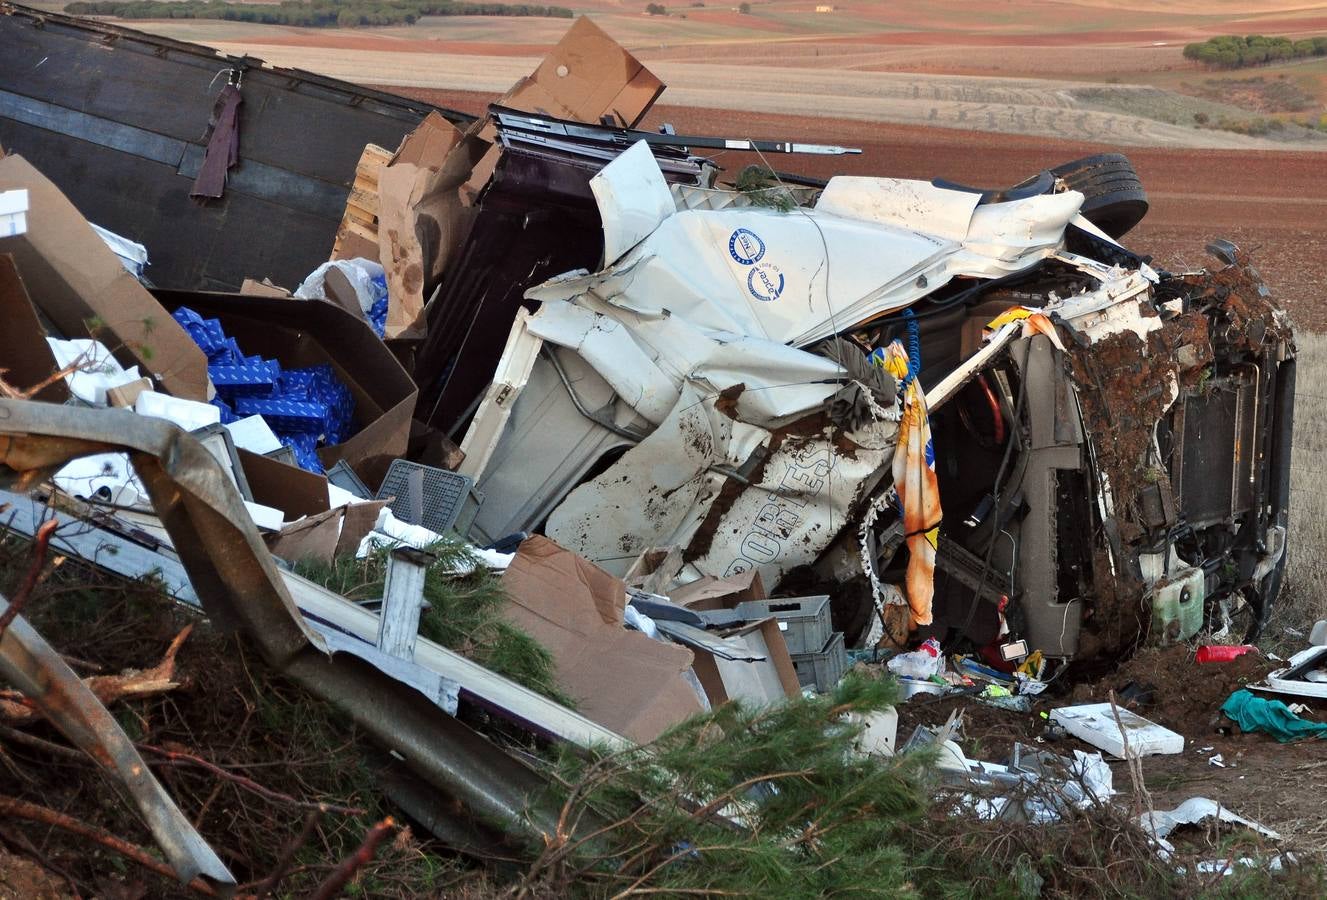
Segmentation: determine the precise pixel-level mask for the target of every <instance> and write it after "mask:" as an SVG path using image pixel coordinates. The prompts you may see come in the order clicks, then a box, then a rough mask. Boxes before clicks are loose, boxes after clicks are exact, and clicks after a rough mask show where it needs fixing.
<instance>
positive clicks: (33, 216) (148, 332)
mask: <svg viewBox="0 0 1327 900" xmlns="http://www.w3.org/2000/svg"><path fill="white" fill-rule="evenodd" d="M17 188H26V189H27V191H28V204H29V205H28V230H27V232H26V233H25V234H21V235H17V236H14V237H6V238H0V253H9V254H12V255H13V257H14V262H15V263H16V264H17V266H18V271H19V274H20V275H21V276H22V277H23V282H24V284H25V285H26V286H27V290H28V296H29V297H30V298H31V299H32V302H33V304H34V305H35V306H36V307H37V308H38V309H40V310H41V311H42V312H43V313H45V314H46V316H47V318H49V319H50V321H51V323H52V324H53V325H54V326H55V327H56V328H58V329H59V330H60V331H61V332H62V333H63V336H64V337H67V338H79V337H94V338H97V339H99V340H100V341H101V342H102V343H103V344H105V345H106V346H107V347H108V348H110V349H111V351H112V352H113V353H114V354H115V355H116V357H117V358H118V359H119V360H120V361H121V363H123V364H124V365H138V366H139V367H141V368H142V370H143V371H145V372H149V373H151V374H152V375H153V376H154V377H155V378H156V379H158V380H159V383H160V385H161V387H162V388H164V389H165V390H166V391H167V392H168V393H170V394H173V395H175V396H176V397H184V398H186V399H189V400H206V399H207V392H208V381H207V358H206V357H204V356H203V351H201V350H199V349H198V346H197V345H196V344H194V342H193V341H192V340H191V339H190V338H189V335H188V334H187V333H186V332H185V330H184V329H183V328H181V327H180V326H179V325H178V324H176V322H175V320H174V319H172V318H171V317H170V315H169V314H168V313H167V312H166V311H165V310H163V309H162V308H161V305H160V304H159V303H157V302H156V301H155V300H154V299H152V295H151V294H149V293H148V292H147V289H146V288H144V287H143V286H142V285H141V284H139V283H138V280H137V279H136V278H134V276H132V275H130V274H129V273H128V272H126V271H125V269H124V266H123V265H121V263H120V260H119V258H118V257H117V256H116V255H115V254H114V253H112V252H111V250H110V248H109V247H107V246H106V244H105V243H104V242H103V241H102V239H101V238H100V237H98V236H97V233H96V232H95V231H93V230H92V227H91V226H90V225H88V223H87V220H86V219H84V218H83V216H82V215H80V214H79V212H78V210H77V209H75V208H74V205H73V204H72V203H70V202H69V200H68V198H67V197H65V195H64V194H62V193H60V190H59V189H58V188H57V187H56V186H55V185H54V184H52V183H51V182H50V181H49V180H48V179H47V178H46V177H45V176H43V175H42V174H41V172H39V171H37V169H36V168H34V167H33V166H32V164H30V163H29V162H28V161H27V160H25V159H24V158H23V157H21V156H16V155H10V156H6V157H4V158H2V159H0V191H7V190H13V189H17ZM90 323H97V326H98V327H95V328H89V324H90ZM94 331H95V333H94Z"/></svg>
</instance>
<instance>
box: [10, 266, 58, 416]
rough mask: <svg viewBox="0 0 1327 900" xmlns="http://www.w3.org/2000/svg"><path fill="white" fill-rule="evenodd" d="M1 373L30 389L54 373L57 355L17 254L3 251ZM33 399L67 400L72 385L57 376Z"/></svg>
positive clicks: (14, 383) (17, 385)
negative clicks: (48, 340)
mask: <svg viewBox="0 0 1327 900" xmlns="http://www.w3.org/2000/svg"><path fill="white" fill-rule="evenodd" d="M0 322H2V323H4V324H3V325H0V370H3V371H0V377H3V378H4V379H5V381H7V382H9V384H10V385H11V386H12V387H16V388H18V389H19V390H28V389H30V388H32V387H34V386H36V385H38V384H41V383H42V382H43V381H45V380H46V379H48V378H50V377H51V376H52V375H54V374H55V371H56V369H58V368H59V366H58V365H56V362H55V357H54V356H53V355H52V354H51V348H50V345H48V344H47V343H46V329H45V328H43V327H42V325H41V320H40V318H39V317H38V316H37V310H35V309H33V307H32V303H31V301H30V299H29V298H28V292H27V289H26V288H25V287H24V286H23V279H22V278H21V277H20V276H19V274H18V267H17V266H16V265H15V264H14V258H13V257H12V256H9V255H8V254H5V253H0ZM32 399H33V400H45V401H47V402H48V403H64V402H65V401H66V400H68V399H69V387H68V385H66V384H65V381H64V379H63V378H59V379H56V380H55V381H52V382H51V383H50V384H48V385H46V387H44V388H42V389H41V390H40V391H38V392H37V393H36V394H34V395H33V396H32Z"/></svg>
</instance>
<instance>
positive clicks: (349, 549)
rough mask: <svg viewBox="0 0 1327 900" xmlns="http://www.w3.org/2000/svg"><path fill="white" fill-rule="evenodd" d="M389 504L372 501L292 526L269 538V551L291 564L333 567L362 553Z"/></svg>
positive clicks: (348, 506)
mask: <svg viewBox="0 0 1327 900" xmlns="http://www.w3.org/2000/svg"><path fill="white" fill-rule="evenodd" d="M386 505H387V503H386V501H383V500H369V501H365V502H364V503H348V504H346V505H345V506H338V507H337V508H336V509H329V510H327V511H326V512H323V513H318V514H317V515H313V516H307V517H305V518H303V519H300V520H299V521H298V522H291V523H290V524H289V525H286V526H285V527H284V528H282V529H281V530H280V531H279V532H277V533H276V534H271V535H266V536H265V537H264V540H265V541H266V542H267V549H269V550H271V551H272V555H273V556H279V557H281V558H282V559H284V560H286V561H288V562H298V561H300V560H316V561H318V562H326V563H330V562H332V560H334V559H336V558H337V557H338V556H344V555H346V554H348V553H349V554H353V553H355V551H357V550H358V549H359V544H360V541H362V540H363V539H364V536H365V535H367V534H368V533H369V532H370V531H372V530H373V525H374V523H375V522H377V521H378V513H379V512H380V511H381V510H382V508H383V507H384V506H386Z"/></svg>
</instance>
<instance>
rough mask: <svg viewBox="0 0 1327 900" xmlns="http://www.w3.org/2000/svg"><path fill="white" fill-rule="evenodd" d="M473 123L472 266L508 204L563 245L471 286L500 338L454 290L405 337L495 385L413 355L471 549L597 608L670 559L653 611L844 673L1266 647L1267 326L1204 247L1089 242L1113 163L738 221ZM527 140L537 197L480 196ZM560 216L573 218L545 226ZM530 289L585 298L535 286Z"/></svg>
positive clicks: (877, 185) (1275, 406)
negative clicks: (1217, 637) (1151, 643)
mask: <svg viewBox="0 0 1327 900" xmlns="http://www.w3.org/2000/svg"><path fill="white" fill-rule="evenodd" d="M494 119H495V121H496V122H497V128H498V135H499V137H498V140H499V142H500V143H502V144H503V145H504V147H505V148H506V154H505V155H504V158H503V160H502V162H500V163H499V166H500V168H499V177H496V178H495V179H494V182H493V183H492V184H491V185H490V187H489V188H488V190H489V192H490V193H489V194H488V196H487V197H485V196H483V195H481V197H480V198H479V200H478V202H477V206H478V211H477V219H476V222H477V224H476V229H475V232H474V233H473V235H472V239H471V241H472V244H473V243H474V241H475V240H476V237H477V236H480V235H484V237H485V239H486V238H487V235H486V233H485V231H484V225H485V223H486V219H488V220H490V221H491V220H493V219H494V218H495V217H496V216H499V215H508V216H509V215H510V212H508V210H510V209H511V207H512V205H513V204H516V205H518V206H521V207H526V206H527V205H528V208H541V213H540V217H541V218H540V219H539V221H542V220H543V218H547V217H549V216H552V221H555V222H562V223H569V222H572V221H575V222H577V223H578V224H577V225H576V226H575V228H553V229H551V230H548V231H546V232H536V234H540V233H543V234H545V235H546V237H545V238H542V239H541V240H542V241H543V242H542V243H540V242H539V241H536V242H535V246H527V247H526V250H525V251H524V252H527V253H529V254H530V255H531V257H532V258H536V259H537V260H538V261H539V263H540V265H536V266H534V267H527V266H525V265H522V266H519V267H514V269H511V270H505V271H503V270H498V271H494V270H488V280H487V281H486V282H485V283H486V287H485V289H484V291H485V294H486V295H488V296H501V297H502V298H503V302H502V304H501V305H497V304H495V305H492V306H487V305H484V304H472V305H469V306H465V307H462V306H461V305H460V304H459V301H458V300H457V299H456V290H455V289H456V286H458V285H466V284H473V283H474V279H473V277H472V274H471V273H470V272H469V271H467V262H468V261H469V259H471V258H472V257H471V256H463V257H462V258H461V260H460V264H459V265H458V266H457V267H456V268H455V269H453V270H451V271H450V272H449V273H448V274H447V276H446V278H445V279H444V288H443V291H442V293H441V295H440V301H441V302H438V303H435V304H434V305H433V306H432V307H431V308H430V315H431V317H432V318H431V320H430V334H431V335H441V336H443V337H442V341H444V342H445V341H448V340H450V341H454V342H455V343H456V345H457V347H458V348H460V347H463V346H464V344H465V340H464V339H463V338H465V337H470V336H473V334H474V333H476V332H477V331H478V332H480V333H483V334H486V335H487V338H486V340H487V341H488V342H489V346H488V347H487V348H486V352H485V353H484V354H483V356H484V358H485V360H493V359H495V358H496V359H497V365H496V370H495V371H494V373H493V375H492V377H491V384H490V383H489V382H490V376H489V371H490V370H489V368H488V366H491V365H492V364H493V363H492V362H488V365H486V366H484V367H483V368H478V369H477V368H476V366H475V358H474V357H473V356H472V357H471V358H470V360H468V361H467V364H466V365H457V361H458V360H459V359H461V358H462V357H461V350H460V349H456V350H455V351H454V352H451V353H449V352H448V351H446V350H445V349H442V345H441V344H440V343H438V342H436V341H435V342H432V343H429V344H426V345H425V346H426V348H427V350H426V352H425V353H424V354H423V355H422V357H421V364H422V366H423V368H422V369H421V370H418V371H417V374H418V375H421V376H422V377H421V378H420V384H421V398H422V401H423V404H424V405H423V406H422V417H429V416H431V417H432V419H433V422H434V424H435V425H439V426H441V427H444V428H448V429H451V430H452V431H453V432H454V433H456V432H459V431H461V430H462V429H463V428H464V429H466V432H465V433H466V437H465V439H464V441H463V443H462V449H463V450H464V451H465V452H466V454H467V457H466V461H465V462H464V463H463V464H462V467H461V471H463V472H465V473H467V474H470V475H472V476H473V477H475V478H476V480H477V485H478V487H479V489H480V490H481V491H482V492H483V494H484V496H485V504H484V506H483V508H482V509H481V510H480V513H479V516H478V518H477V520H476V528H477V530H478V534H479V536H480V537H490V538H495V537H497V536H500V535H504V534H508V533H511V532H515V531H543V532H545V533H547V534H548V535H549V536H550V537H552V538H553V539H555V540H556V541H558V542H559V543H562V544H563V545H565V546H567V547H569V548H571V549H574V550H575V551H576V552H578V553H580V554H582V555H584V556H585V557H587V558H588V559H591V560H593V561H595V562H597V563H598V564H599V565H601V566H603V567H604V568H606V569H609V570H610V571H615V572H618V573H619V574H620V573H622V572H624V571H625V570H626V569H627V568H628V567H629V566H630V565H631V564H632V562H633V561H634V560H635V559H636V558H637V557H638V556H639V555H640V554H641V553H642V552H643V551H645V550H647V549H649V548H653V547H666V546H678V547H680V548H682V554H681V561H682V565H681V566H680V568H678V569H677V570H676V571H675V572H671V573H669V575H670V576H671V577H672V578H673V579H674V582H675V583H685V582H690V581H694V580H696V579H699V578H725V577H730V576H734V575H738V574H740V573H744V572H748V571H751V570H755V571H757V572H759V574H760V576H761V577H762V579H763V580H764V583H765V584H766V585H767V586H770V587H772V588H773V590H774V591H776V592H780V593H784V594H796V593H799V592H800V593H809V592H816V593H820V592H825V593H830V594H831V595H832V596H833V598H834V613H835V620H836V629H841V630H843V631H845V633H846V634H847V636H848V640H849V642H850V646H851V645H852V644H854V643H855V644H856V645H857V646H870V645H874V644H875V643H877V642H884V643H892V644H896V645H899V644H904V643H906V642H907V641H909V640H914V639H917V638H919V637H925V636H928V635H935V636H939V637H941V638H942V639H943V640H944V641H945V642H946V643H947V642H948V641H951V640H954V639H957V638H962V639H964V640H967V641H971V642H972V644H973V645H975V646H977V647H979V648H984V649H985V651H986V653H987V655H988V656H989V657H991V658H992V659H999V658H1000V654H999V649H1000V647H1001V646H1002V645H1016V644H1017V642H1018V641H1019V640H1025V641H1026V642H1027V647H1028V648H1030V649H1033V650H1041V651H1043V652H1044V653H1045V654H1046V655H1048V656H1056V657H1078V658H1082V659H1091V658H1114V657H1116V656H1118V655H1119V654H1120V653H1121V652H1126V651H1127V650H1129V649H1130V648H1132V647H1133V646H1135V645H1137V643H1139V642H1140V641H1141V640H1143V639H1145V638H1146V637H1147V636H1149V635H1150V636H1151V637H1152V638H1153V639H1155V640H1160V641H1166V640H1177V639H1183V638H1188V637H1191V636H1192V635H1194V634H1196V633H1197V632H1198V631H1199V630H1200V629H1201V628H1203V627H1205V626H1211V627H1213V628H1218V629H1219V628H1222V627H1229V626H1230V625H1231V624H1232V623H1235V625H1236V627H1240V628H1242V629H1243V630H1244V631H1245V632H1246V633H1247V634H1248V635H1254V634H1256V633H1257V632H1258V630H1259V629H1260V628H1261V627H1262V625H1263V623H1264V622H1265V621H1266V617H1267V614H1268V612H1269V610H1270V607H1271V604H1272V603H1273V602H1274V600H1275V598H1276V595H1277V592H1278V590H1279V586H1280V580H1281V573H1282V571H1283V568H1284V562H1285V547H1286V521H1287V515H1286V513H1287V507H1288V499H1289V498H1288V473H1289V452H1290V434H1291V428H1292V422H1293V409H1292V400H1293V388H1294V348H1293V341H1292V336H1291V330H1290V326H1289V323H1288V321H1287V319H1286V318H1285V316H1284V314H1283V313H1281V312H1280V311H1279V310H1278V309H1277V307H1276V305H1275V304H1274V303H1273V302H1272V300H1271V299H1270V298H1269V295H1268V291H1267V289H1266V287H1265V286H1264V285H1263V284H1262V282H1261V280H1260V278H1259V275H1258V272H1257V270H1256V269H1255V268H1254V267H1253V266H1252V265H1251V263H1250V262H1249V260H1248V259H1247V258H1246V257H1245V256H1244V255H1243V254H1242V253H1241V252H1240V251H1239V250H1238V249H1237V248H1235V247H1233V246H1232V245H1229V244H1225V243H1221V242H1218V243H1215V244H1213V245H1212V247H1211V248H1210V249H1211V252H1212V253H1213V255H1214V257H1215V260H1214V265H1213V267H1212V268H1211V269H1207V270H1202V271H1194V272H1178V273H1176V272H1168V271H1164V270H1162V269H1159V268H1155V267H1153V266H1152V265H1151V264H1150V260H1149V258H1147V257H1143V256H1139V255H1138V254H1136V253H1134V252H1132V251H1130V250H1128V249H1126V248H1125V247H1124V246H1122V245H1121V244H1120V243H1119V242H1118V240H1117V238H1119V237H1120V236H1122V235H1123V234H1124V233H1125V232H1126V231H1127V230H1128V229H1129V228H1131V227H1132V226H1133V225H1134V224H1136V222H1137V221H1138V220H1139V219H1141V217H1142V215H1143V214H1144V213H1145V212H1146V200H1145V194H1143V192H1142V186H1141V184H1139V183H1138V180H1137V177H1136V175H1135V174H1134V173H1133V170H1132V168H1131V167H1130V166H1129V164H1128V161H1127V160H1126V159H1124V158H1123V157H1122V156H1119V155H1118V154H1105V155H1102V156H1098V157H1091V158H1088V159H1085V160H1079V161H1075V162H1072V163H1067V164H1065V165H1062V166H1057V167H1056V168H1054V169H1048V170H1047V171H1045V172H1043V173H1041V174H1039V175H1037V176H1034V177H1033V178H1030V179H1029V180H1028V181H1026V182H1024V183H1023V184H1021V185H1018V186H1017V187H1015V188H1012V189H1009V190H1007V191H982V190H979V189H974V188H968V187H964V186H961V185H954V184H949V183H945V182H940V181H936V182H931V183H927V182H917V181H903V180H897V179H888V178H856V177H840V178H834V179H831V180H829V181H828V182H827V183H824V184H823V185H819V186H812V187H807V186H806V185H794V184H789V183H777V184H773V185H772V186H770V187H768V188H766V189H763V190H759V191H755V192H750V191H745V192H743V191H735V190H725V189H722V188H719V187H716V186H715V185H716V179H715V175H716V174H717V173H716V172H715V171H714V169H713V166H712V165H711V164H710V163H709V162H708V161H707V160H704V159H703V158H700V157H695V156H692V157H689V159H688V160H684V159H681V158H678V156H677V153H676V150H675V149H674V148H668V147H664V148H661V147H660V146H659V144H658V142H657V141H656V140H650V141H648V142H647V141H643V140H640V139H639V138H640V135H639V134H633V133H630V132H626V131H623V130H614V129H607V128H605V129H598V130H597V131H596V129H594V128H584V127H579V128H576V129H570V128H567V127H565V126H566V125H567V124H568V123H559V122H557V121H555V120H543V121H539V120H538V117H527V118H521V117H514V116H511V115H510V114H508V113H507V112H506V111H503V110H495V111H494ZM541 132H542V133H544V134H550V133H551V134H556V135H557V136H556V137H554V138H549V137H541V138H538V139H537V140H538V141H539V142H541V143H542V146H541V147H539V150H538V152H539V158H540V159H541V164H542V165H543V166H544V167H545V171H544V172H543V173H541V174H539V175H537V176H535V177H533V178H530V179H525V180H517V181H512V180H511V179H503V178H502V177H501V172H502V169H501V166H502V165H504V164H506V165H513V166H514V165H517V164H519V163H520V161H521V160H522V159H524V157H525V156H526V155H527V154H530V153H531V149H530V144H531V143H532V142H533V141H534V140H535V139H534V138H532V134H538V133H541ZM606 149H608V150H611V151H613V152H612V153H611V154H610V153H606V152H605V151H606ZM605 157H609V158H611V159H612V162H611V163H609V164H608V165H606V166H604V165H602V160H603V159H604V158H605ZM558 193H560V194H561V196H562V197H563V198H564V199H562V200H560V201H559V202H561V203H563V204H564V206H567V207H572V206H574V210H572V209H570V208H567V209H557V208H556V204H554V205H555V209H554V210H552V211H549V210H547V209H543V207H544V206H545V205H547V204H548V197H549V196H551V195H553V194H558ZM521 197H525V198H527V199H526V201H525V203H522V202H521V201H520V199H519V198H521ZM568 197H570V198H574V199H572V200H567V199H565V198H568ZM490 198H491V199H492V201H493V207H494V209H492V210H491V209H490V207H489V206H488V204H487V202H486V201H487V200H488V199H490ZM595 211H597V220H596V219H594V218H593V217H592V212H595ZM587 218H588V219H589V221H594V224H595V226H596V227H594V228H590V227H589V226H588V225H587ZM541 227H542V226H541ZM527 236H528V235H527ZM477 249H478V248H474V249H472V250H470V251H468V253H474V252H475V251H476V250H477ZM559 263H560V264H561V268H567V269H572V267H573V266H576V265H579V266H580V267H581V268H579V269H573V270H572V271H570V272H567V273H566V274H561V275H556V276H555V277H552V278H550V279H547V280H544V281H543V283H536V282H538V281H540V280H541V279H543V278H544V277H545V276H547V275H548V274H550V272H551V271H552V270H554V269H557V268H559ZM541 266H542V268H541ZM592 268H593V269H596V270H597V271H593V272H591V271H588V270H589V269H592ZM517 270H519V271H517ZM527 276H533V277H527ZM521 293H523V296H524V298H525V301H524V304H523V305H520V304H518V302H517V301H516V297H517V296H519V295H520V294H521ZM466 296H467V298H471V299H473V297H474V294H473V293H467V294H466ZM513 315H514V316H515V324H514V326H513V328H512V329H511V331H510V333H509V335H508V338H507V342H506V344H505V347H504V348H503V349H502V352H501V353H500V355H499V352H498V347H497V341H496V338H497V335H498V334H500V329H499V325H498V323H499V322H507V321H510V320H511V318H512V316H513ZM495 319H496V321H494V320H495ZM428 351H432V352H428ZM891 359H892V360H893V363H892V364H891ZM434 373H441V374H440V375H437V376H435V375H434ZM914 379H915V382H916V385H918V386H919V389H915V390H913V391H912V393H909V392H908V390H907V387H906V386H908V385H909V384H911V383H912V382H913V380H914ZM486 384H487V385H488V387H487V389H486V390H485V388H484V385H486ZM481 392H482V394H481ZM914 407H915V411H914V412H913V413H912V414H911V415H910V414H909V411H910V410H913V409H914ZM472 411H473V417H472V415H471V413H472ZM910 420H911V421H913V425H912V427H904V426H906V425H907V423H908V422H909V421H910ZM901 429H902V432H901ZM919 461H920V462H919ZM905 485H906V488H905ZM907 494H911V502H909V498H908V497H907V496H905V495H907ZM941 507H943V510H944V515H943V517H941V515H940V511H941Z"/></svg>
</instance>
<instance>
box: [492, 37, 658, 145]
mask: <svg viewBox="0 0 1327 900" xmlns="http://www.w3.org/2000/svg"><path fill="white" fill-rule="evenodd" d="M663 90H664V83H663V82H662V81H660V80H659V79H658V78H656V77H655V75H654V73H653V72H651V71H650V70H649V69H647V68H645V66H644V65H643V64H642V63H641V62H640V60H638V59H636V57H634V56H632V55H631V54H630V53H628V52H627V51H626V50H625V49H624V48H623V47H622V45H621V44H619V43H618V42H617V41H615V40H613V39H612V38H611V37H609V36H608V34H607V33H606V32H605V31H604V30H603V29H602V28H600V27H599V26H598V25H596V24H594V22H592V21H591V20H590V19H589V18H587V17H586V16H581V17H580V18H579V19H577V20H576V23H575V24H574V25H572V26H571V28H570V29H568V31H567V33H566V34H565V35H563V36H562V40H560V41H558V43H557V46H555V47H554V48H553V49H552V50H551V51H549V54H548V56H546V57H544V61H543V62H541V63H540V64H539V68H537V69H535V70H534V74H532V75H530V76H529V77H528V78H522V79H521V80H520V81H518V82H516V84H515V86H514V87H512V89H511V90H510V91H508V92H507V94H506V96H504V97H503V98H502V99H501V100H499V101H498V105H499V106H506V107H510V108H511V109H519V110H524V111H525V112H534V113H543V114H544V115H549V116H555V117H557V118H559V119H573V120H575V121H577V122H590V123H593V124H596V125H597V124H599V122H600V120H601V119H602V118H603V117H604V116H607V115H611V116H613V117H614V118H615V119H616V120H617V122H618V123H620V124H621V125H623V126H625V127H627V128H633V127H635V125H636V123H638V122H639V121H640V120H641V119H643V118H644V117H645V114H646V113H647V112H649V110H650V107H651V106H653V105H654V101H655V100H657V99H658V98H659V95H660V94H662V93H663Z"/></svg>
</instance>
